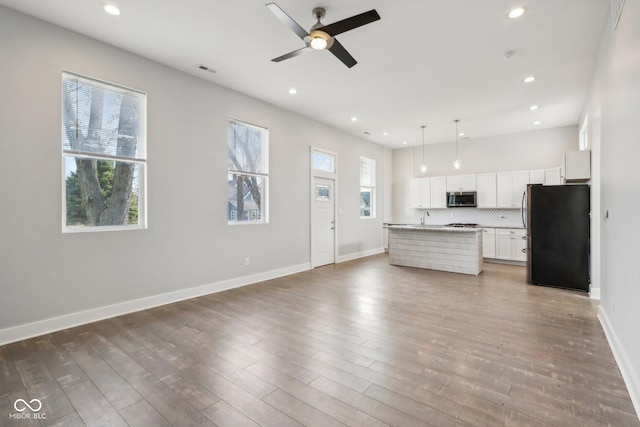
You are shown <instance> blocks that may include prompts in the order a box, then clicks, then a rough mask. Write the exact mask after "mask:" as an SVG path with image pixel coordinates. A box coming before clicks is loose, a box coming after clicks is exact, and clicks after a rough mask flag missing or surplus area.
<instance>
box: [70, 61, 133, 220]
mask: <svg viewBox="0 0 640 427" xmlns="http://www.w3.org/2000/svg"><path fill="white" fill-rule="evenodd" d="M62 152H63V159H64V194H65V197H64V206H63V216H64V219H63V230H64V231H65V232H66V231H101V230H113V229H127V228H144V227H146V209H145V208H146V206H145V205H146V203H145V201H146V200H145V178H146V170H145V166H146V94H144V93H142V92H138V91H135V90H131V89H127V88H123V87H120V86H116V85H112V84H108V83H104V82H101V81H97V80H93V79H89V78H86V77H81V76H78V75H75V74H71V73H63V74H62Z"/></svg>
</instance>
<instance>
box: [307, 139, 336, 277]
mask: <svg viewBox="0 0 640 427" xmlns="http://www.w3.org/2000/svg"><path fill="white" fill-rule="evenodd" d="M314 151H318V152H322V153H325V154H328V155H330V156H333V158H334V161H333V172H327V171H321V170H316V169H314V168H313V152H314ZM314 178H323V179H328V180H332V181H333V226H334V228H333V263H334V264H335V263H336V262H338V261H337V259H338V231H339V228H338V227H339V223H338V212H339V211H338V153H336V152H333V151H329V150H325V149H323V148H320V147H317V146H315V145H310V146H309V263H310V265H311V268H314V256H313V221H314V201H315V196H314V195H315V187H314V182H313V180H314Z"/></svg>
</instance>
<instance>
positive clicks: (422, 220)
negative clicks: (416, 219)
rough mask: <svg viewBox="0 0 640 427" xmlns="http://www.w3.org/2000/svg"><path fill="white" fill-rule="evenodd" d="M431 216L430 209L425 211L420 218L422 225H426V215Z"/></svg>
mask: <svg viewBox="0 0 640 427" xmlns="http://www.w3.org/2000/svg"><path fill="white" fill-rule="evenodd" d="M425 215H426V216H429V211H424V213H423V214H422V218H420V225H424V216H425Z"/></svg>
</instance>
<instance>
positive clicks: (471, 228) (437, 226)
mask: <svg viewBox="0 0 640 427" xmlns="http://www.w3.org/2000/svg"><path fill="white" fill-rule="evenodd" d="M384 225H385V226H387V227H393V228H399V227H409V228H412V229H414V228H428V229H439V228H440V229H442V228H446V229H447V230H450V229H453V228H458V229H460V228H463V227H447V226H446V225H440V224H425V225H421V224H394V223H385V224H384ZM483 228H500V229H509V230H512V229H513V230H526V228H525V227H522V226H518V227H510V226H508V225H480V224H479V225H478V226H477V227H468V228H463V230H474V229H476V230H481V229H483Z"/></svg>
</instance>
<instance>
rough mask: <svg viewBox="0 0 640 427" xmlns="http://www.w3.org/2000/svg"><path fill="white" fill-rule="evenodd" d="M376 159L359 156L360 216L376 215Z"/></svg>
mask: <svg viewBox="0 0 640 427" xmlns="http://www.w3.org/2000/svg"><path fill="white" fill-rule="evenodd" d="M375 197H376V160H375V159H370V158H369V157H360V218H375V217H376V205H375Z"/></svg>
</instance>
